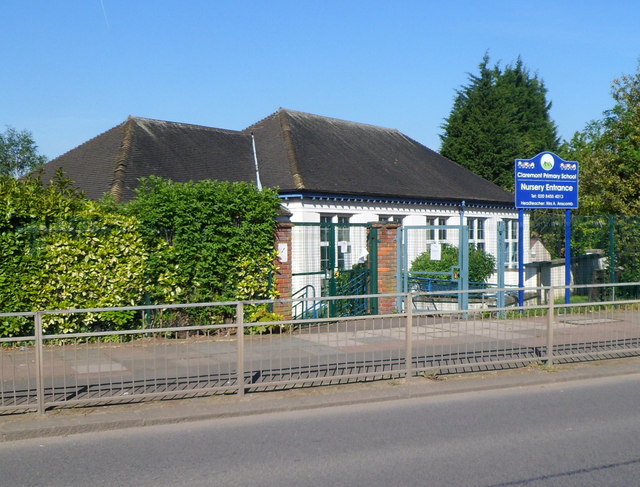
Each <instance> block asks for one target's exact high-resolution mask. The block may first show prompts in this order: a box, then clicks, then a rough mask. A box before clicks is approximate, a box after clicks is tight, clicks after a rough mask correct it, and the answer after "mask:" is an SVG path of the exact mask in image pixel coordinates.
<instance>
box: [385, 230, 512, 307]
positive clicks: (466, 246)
mask: <svg viewBox="0 0 640 487" xmlns="http://www.w3.org/2000/svg"><path fill="white" fill-rule="evenodd" d="M495 238H496V241H495V249H494V250H493V251H492V252H491V253H492V254H493V255H494V258H495V263H496V265H495V268H494V280H493V281H492V282H470V280H469V266H470V263H469V250H470V242H469V227H467V226H466V225H422V226H405V227H403V228H401V229H400V233H399V245H398V284H397V290H398V292H399V293H407V292H411V291H414V292H428V293H430V294H429V295H424V296H420V297H419V298H418V299H417V302H418V303H422V304H420V306H421V307H422V308H424V309H434V310H438V309H440V310H442V309H450V310H467V309H469V303H470V300H471V301H474V302H479V303H481V305H485V304H487V303H491V305H492V306H496V307H500V308H502V307H504V304H505V293H504V292H503V291H500V290H501V289H504V287H505V279H504V272H505V267H506V254H507V243H506V230H505V223H504V222H502V221H500V222H498V224H497V231H496V237H495ZM471 245H473V244H471ZM453 251H455V252H453ZM456 254H457V258H456V259H455V260H453V261H451V260H450V259H451V256H452V255H456ZM447 257H448V258H449V260H447ZM418 258H420V259H426V260H432V261H441V262H442V263H438V264H436V265H432V266H427V267H429V268H432V269H437V270H416V269H415V267H416V266H412V265H413V264H414V263H415V262H416V260H417V259H418ZM491 288H493V289H495V290H496V291H495V292H492V291H491V290H490V289H491ZM474 289H477V290H478V293H472V292H469V291H472V290H474ZM456 291H457V292H456ZM463 291H466V292H463ZM397 305H398V309H402V308H403V307H404V305H403V303H402V299H400V298H399V299H398V303H397Z"/></svg>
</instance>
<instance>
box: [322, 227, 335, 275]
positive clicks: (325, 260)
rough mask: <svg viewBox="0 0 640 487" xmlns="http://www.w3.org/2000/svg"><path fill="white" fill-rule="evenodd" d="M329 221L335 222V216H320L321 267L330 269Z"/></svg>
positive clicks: (324, 269)
mask: <svg viewBox="0 0 640 487" xmlns="http://www.w3.org/2000/svg"><path fill="white" fill-rule="evenodd" d="M328 223H333V217H331V216H329V215H321V216H320V269H321V270H323V271H326V270H327V269H329V236H330V235H331V228H330V226H329V225H327V224H328Z"/></svg>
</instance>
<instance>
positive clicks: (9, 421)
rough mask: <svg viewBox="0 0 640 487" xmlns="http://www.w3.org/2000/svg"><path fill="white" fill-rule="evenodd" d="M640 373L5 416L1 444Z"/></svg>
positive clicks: (571, 371)
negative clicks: (93, 432) (2, 442)
mask: <svg viewBox="0 0 640 487" xmlns="http://www.w3.org/2000/svg"><path fill="white" fill-rule="evenodd" d="M631 374H638V378H639V380H640V358H639V357H632V358H624V359H614V360H601V361H593V362H582V363H575V364H568V365H558V366H555V367H553V368H550V369H549V368H546V367H544V366H538V365H533V366H528V367H523V368H519V369H509V370H500V371H491V372H480V373H468V374H459V375H446V376H440V377H418V378H415V379H412V380H409V381H406V380H387V381H378V382H368V383H354V384H345V385H337V386H322V387H308V388H301V389H293V390H288V391H278V392H264V393H254V394H250V395H247V396H244V397H238V396H236V395H223V396H212V397H203V398H193V399H182V400H171V401H159V402H148V403H136V404H124V405H111V406H101V407H87V408H76V409H61V410H53V411H48V412H47V413H46V414H45V415H42V416H40V415H37V414H20V415H10V416H0V441H14V440H20V439H28V438H41V437H47V436H62V435H70V434H78V433H86V432H92V431H104V430H115V429H121V428H130V427H139V426H150V425H159V424H169V423H180V422H186V421H199V420H206V419H215V418H227V417H238V416H247V415H254V414H264V413H272V412H284V411H294V410H301V409H313V408H324V407H331V406H338V405H349V404H359V403H367V402H379V401H392V400H398V399H407V398H413V397H426V396H436V395H443V394H459V393H465V392H474V391H482V390H488V389H496V388H519V387H528V386H536V385H544V384H554V383H561V382H566V381H575V380H589V379H592V378H601V377H608V376H618V375H631Z"/></svg>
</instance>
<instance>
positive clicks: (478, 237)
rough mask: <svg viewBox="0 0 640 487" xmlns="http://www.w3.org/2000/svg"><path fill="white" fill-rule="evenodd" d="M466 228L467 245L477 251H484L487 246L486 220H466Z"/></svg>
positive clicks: (478, 218) (472, 218)
mask: <svg viewBox="0 0 640 487" xmlns="http://www.w3.org/2000/svg"><path fill="white" fill-rule="evenodd" d="M467 226H468V227H469V243H470V244H472V245H474V246H475V248H477V249H480V250H485V249H486V246H487V240H486V228H487V219H486V218H482V217H471V218H467Z"/></svg>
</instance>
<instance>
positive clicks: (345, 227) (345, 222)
mask: <svg viewBox="0 0 640 487" xmlns="http://www.w3.org/2000/svg"><path fill="white" fill-rule="evenodd" d="M336 230H337V231H336V234H337V239H338V249H337V250H338V252H337V254H338V260H337V263H338V269H344V268H345V267H346V265H345V264H346V263H345V254H347V253H349V251H350V248H349V247H350V242H351V238H350V236H351V235H350V234H351V232H350V230H351V229H350V228H349V217H348V216H339V217H338V228H337V229H336Z"/></svg>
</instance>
